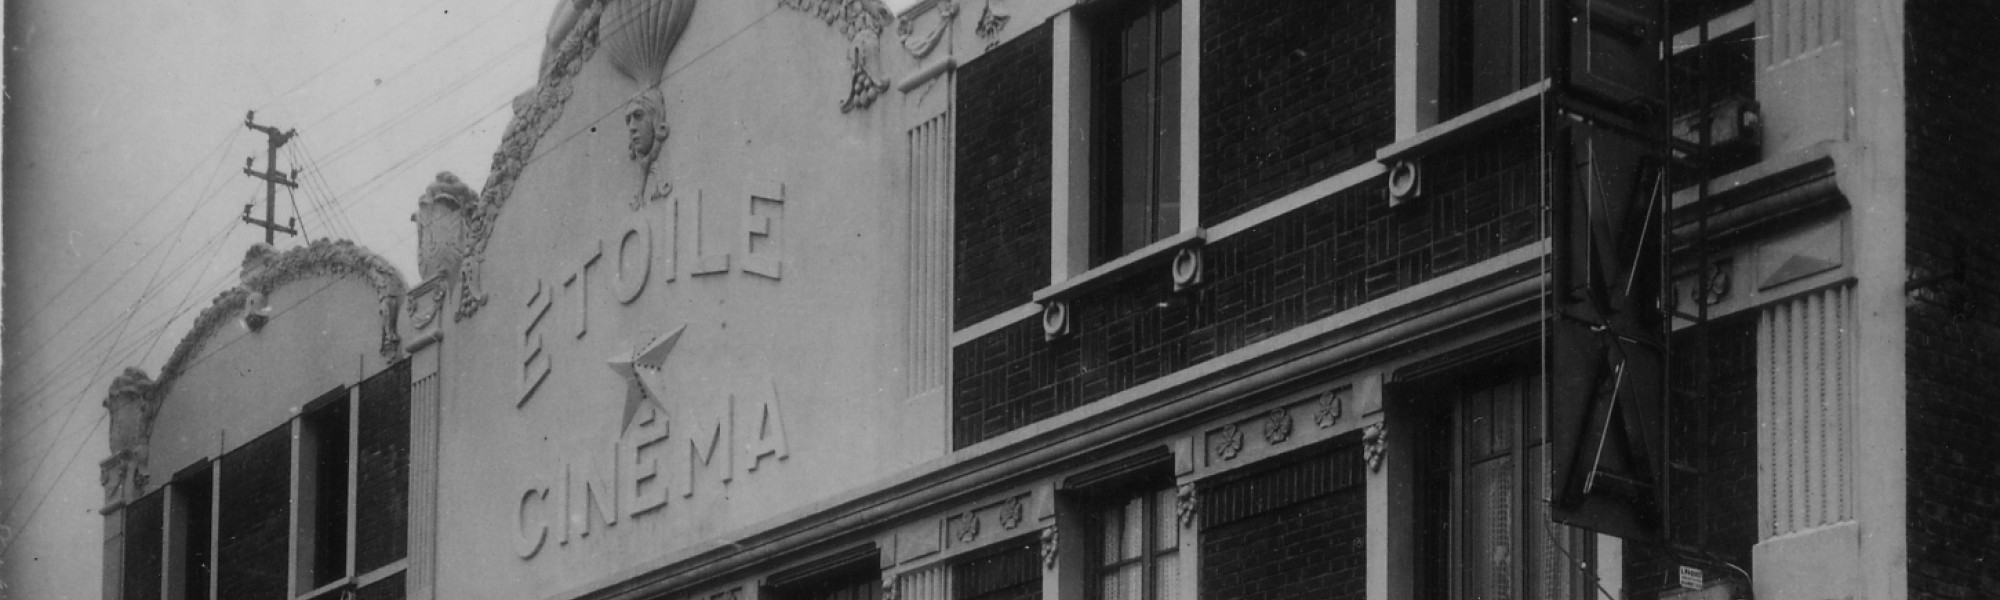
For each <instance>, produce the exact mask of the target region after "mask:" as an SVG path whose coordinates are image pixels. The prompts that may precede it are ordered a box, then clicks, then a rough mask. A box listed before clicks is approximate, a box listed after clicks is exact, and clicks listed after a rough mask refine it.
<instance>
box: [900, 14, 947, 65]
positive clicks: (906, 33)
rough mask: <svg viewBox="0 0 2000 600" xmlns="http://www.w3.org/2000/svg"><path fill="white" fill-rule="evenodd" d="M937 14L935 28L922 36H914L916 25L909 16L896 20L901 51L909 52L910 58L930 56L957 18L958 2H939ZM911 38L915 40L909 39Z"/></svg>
mask: <svg viewBox="0 0 2000 600" xmlns="http://www.w3.org/2000/svg"><path fill="white" fill-rule="evenodd" d="M937 13H938V22H937V26H936V27H933V28H931V32H930V33H926V34H924V35H922V36H918V35H916V30H917V23H916V20H915V19H911V18H910V15H903V16H901V17H898V18H897V19H896V36H897V37H900V38H903V50H904V51H906V52H909V53H910V56H911V57H914V58H923V57H925V56H930V54H931V51H932V50H936V49H937V46H938V42H940V41H943V40H944V34H945V32H948V31H951V22H952V21H953V20H956V19H957V18H958V2H957V1H956V0H944V1H943V2H939V3H938V6H937ZM913 37H914V38H916V39H911V38H913Z"/></svg>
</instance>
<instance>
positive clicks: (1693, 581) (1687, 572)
mask: <svg viewBox="0 0 2000 600" xmlns="http://www.w3.org/2000/svg"><path fill="white" fill-rule="evenodd" d="M1701 583H1702V579H1701V569H1697V568H1694V567H1689V566H1682V567H1681V587H1684V588H1687V589H1690V590H1699V589H1701Z"/></svg>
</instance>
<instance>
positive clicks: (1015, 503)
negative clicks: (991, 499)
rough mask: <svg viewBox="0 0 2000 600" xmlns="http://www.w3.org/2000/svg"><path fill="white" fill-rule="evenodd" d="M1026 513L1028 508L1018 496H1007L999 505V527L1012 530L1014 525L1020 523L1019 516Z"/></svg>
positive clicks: (1017, 525) (1016, 525)
mask: <svg viewBox="0 0 2000 600" xmlns="http://www.w3.org/2000/svg"><path fill="white" fill-rule="evenodd" d="M1026 514H1028V509H1027V507H1026V506H1024V505H1023V503H1022V502H1021V497H1020V496H1015V497H1012V498H1008V499H1007V501H1006V502H1005V503H1002V504H1001V505H1000V528H1001V529H1007V530H1012V529H1014V528H1015V527H1019V526H1020V525H1021V517H1022V516H1024V515H1026Z"/></svg>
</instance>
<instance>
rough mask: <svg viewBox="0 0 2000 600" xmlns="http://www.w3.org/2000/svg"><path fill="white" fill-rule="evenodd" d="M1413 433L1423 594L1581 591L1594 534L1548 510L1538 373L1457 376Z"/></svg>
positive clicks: (1568, 594) (1488, 597)
mask: <svg viewBox="0 0 2000 600" xmlns="http://www.w3.org/2000/svg"><path fill="white" fill-rule="evenodd" d="M1449 379H1452V380H1453V381H1452V382H1451V383H1448V384H1444V385H1443V386H1441V388H1442V389H1437V390H1429V391H1426V392H1425V395H1427V396H1430V398H1429V401H1431V402H1436V405H1434V406H1432V407H1430V408H1432V410H1431V411H1430V412H1429V413H1428V418H1426V419H1425V422H1424V423H1423V424H1422V426H1421V428H1422V430H1421V431H1420V432H1418V433H1416V434H1415V435H1414V436H1413V439H1416V440H1422V441H1421V442H1419V443H1423V444H1425V447H1424V448H1423V449H1422V451H1421V455H1422V456H1421V459H1420V460H1421V467H1420V469H1421V471H1420V473H1419V477H1421V479H1422V481H1421V484H1420V485H1421V489H1422V491H1421V492H1420V494H1421V506H1420V508H1419V510H1420V512H1419V514H1418V518H1417V522H1418V524H1419V525H1418V527H1419V528H1420V536H1419V544H1420V546H1421V547H1420V548H1419V549H1418V556H1419V557H1421V558H1420V559H1419V560H1422V561H1423V562H1424V564H1423V565H1422V566H1423V570H1424V571H1425V572H1424V573H1423V575H1421V576H1420V577H1419V581H1420V582H1421V583H1419V585H1420V586H1421V587H1422V588H1423V589H1422V590H1421V591H1422V592H1424V593H1423V595H1422V597H1423V598H1425V599H1426V600H1503V599H1512V598H1524V599H1540V600H1570V599H1574V600H1583V599H1586V598H1590V597H1591V594H1590V593H1589V591H1588V590H1591V589H1592V585H1591V583H1590V582H1589V579H1588V578H1587V577H1586V574H1585V573H1584V572H1583V571H1582V568H1583V567H1582V566H1581V565H1584V564H1589V563H1594V562H1595V558H1596V556H1595V549H1594V548H1593V546H1592V544H1591V539H1592V537H1591V536H1590V535H1589V534H1587V533H1586V532H1583V531H1581V530H1577V529H1572V528H1570V527H1568V526H1564V525H1560V524H1557V523H1555V522H1552V521H1550V520H1549V508H1548V504H1547V503H1546V502H1544V501H1543V498H1545V497H1547V492H1546V490H1545V489H1544V488H1545V484H1546V481H1547V479H1546V476H1545V467H1544V466H1543V465H1544V464H1545V461H1544V458H1545V456H1546V452H1545V448H1547V447H1548V444H1547V442H1546V438H1545V437H1544V436H1543V434H1542V427H1541V423H1542V418H1541V417H1542V395H1541V387H1542V386H1541V377H1540V376H1536V375H1525V374H1522V373H1520V372H1518V371H1514V372H1491V373H1482V374H1474V375H1472V376H1452V377H1449Z"/></svg>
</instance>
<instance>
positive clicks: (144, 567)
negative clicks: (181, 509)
mask: <svg viewBox="0 0 2000 600" xmlns="http://www.w3.org/2000/svg"><path fill="white" fill-rule="evenodd" d="M166 495H167V494H166V491H165V490H156V491H154V492H153V493H151V494H146V495H145V496H141V497H140V498H139V499H138V500H134V501H132V503H131V504H128V505H126V506H125V572H124V573H122V574H121V575H122V576H123V578H124V584H123V586H122V587H123V589H124V594H125V596H124V598H122V599H121V600H154V599H156V598H159V597H160V569H161V567H162V561H161V558H162V557H161V555H160V549H161V540H162V539H163V537H164V535H165V527H166V518H165V515H166V513H165V510H164V509H165V507H166V501H165V498H166Z"/></svg>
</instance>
